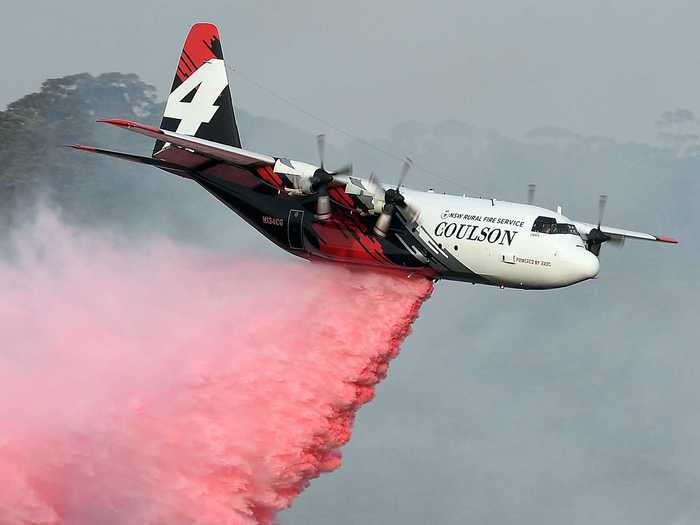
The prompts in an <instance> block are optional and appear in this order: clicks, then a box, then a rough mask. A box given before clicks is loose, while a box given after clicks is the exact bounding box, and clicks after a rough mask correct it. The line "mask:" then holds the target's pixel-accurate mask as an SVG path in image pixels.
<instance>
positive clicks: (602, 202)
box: [598, 195, 608, 230]
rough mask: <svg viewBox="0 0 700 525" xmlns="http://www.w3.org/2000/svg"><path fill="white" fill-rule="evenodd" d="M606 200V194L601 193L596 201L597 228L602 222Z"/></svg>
mask: <svg viewBox="0 0 700 525" xmlns="http://www.w3.org/2000/svg"><path fill="white" fill-rule="evenodd" d="M607 202H608V196H607V195H601V196H600V200H599V201H598V229H599V230H600V225H601V224H603V214H604V213H605V205H606V204H607Z"/></svg>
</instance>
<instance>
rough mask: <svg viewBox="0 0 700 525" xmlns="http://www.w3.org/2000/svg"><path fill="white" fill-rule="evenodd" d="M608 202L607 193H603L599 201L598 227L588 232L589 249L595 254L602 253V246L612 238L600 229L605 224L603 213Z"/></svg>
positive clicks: (587, 242)
mask: <svg viewBox="0 0 700 525" xmlns="http://www.w3.org/2000/svg"><path fill="white" fill-rule="evenodd" d="M607 203H608V196H607V195H601V196H600V200H599V201H598V226H597V227H596V228H593V229H592V230H591V231H590V232H588V239H587V241H586V244H587V247H588V251H590V252H591V253H593V255H596V256H598V255H600V246H601V245H602V244H603V243H604V242H607V241H609V240H611V239H612V237H610V236H609V235H607V234H605V233H603V231H602V230H601V229H600V227H601V225H602V224H603V215H604V214H605V206H606V205H607Z"/></svg>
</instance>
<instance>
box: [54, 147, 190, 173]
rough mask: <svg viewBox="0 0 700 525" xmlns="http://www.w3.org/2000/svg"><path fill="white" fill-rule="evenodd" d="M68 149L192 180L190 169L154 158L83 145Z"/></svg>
mask: <svg viewBox="0 0 700 525" xmlns="http://www.w3.org/2000/svg"><path fill="white" fill-rule="evenodd" d="M66 147H68V148H73V149H77V150H79V151H87V152H88V153H98V154H100V155H106V156H108V157H114V158H117V159H122V160H128V161H130V162H136V163H138V164H146V165H148V166H153V167H156V168H161V169H164V170H167V171H169V172H171V173H175V174H176V175H180V176H182V177H186V178H190V174H189V172H190V170H189V169H187V168H185V167H183V166H178V165H177V164H173V163H172V162H166V161H164V160H160V159H155V158H152V157H142V156H140V155H132V154H130V153H120V152H119V151H111V150H108V149H100V148H95V147H92V146H83V145H81V144H72V145H70V146H66Z"/></svg>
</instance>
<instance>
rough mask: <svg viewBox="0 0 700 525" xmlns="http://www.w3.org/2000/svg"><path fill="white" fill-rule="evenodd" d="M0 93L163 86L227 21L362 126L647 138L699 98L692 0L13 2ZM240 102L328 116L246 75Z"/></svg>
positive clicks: (331, 116) (345, 119) (303, 93)
mask: <svg viewBox="0 0 700 525" xmlns="http://www.w3.org/2000/svg"><path fill="white" fill-rule="evenodd" d="M3 19H4V20H5V21H6V22H7V23H6V24H5V28H4V30H3V34H2V36H1V37H0V42H2V44H3V49H4V52H3V66H4V67H3V70H4V72H5V74H4V75H3V89H2V92H1V93H0V105H3V104H7V103H8V102H9V101H11V100H13V99H14V98H16V97H17V96H19V95H22V94H24V93H26V92H28V91H30V90H34V89H36V88H37V87H38V85H39V83H40V82H41V80H43V79H44V78H46V77H47V76H52V75H55V76H58V75H64V74H67V73H71V72H82V71H86V70H87V71H89V72H94V73H97V72H104V71H130V72H135V73H138V74H139V75H141V76H142V77H143V78H144V79H145V80H146V81H148V82H150V83H152V84H154V85H155V86H156V87H158V89H159V90H160V92H161V93H163V91H164V90H165V89H167V88H168V87H169V86H170V82H171V77H172V72H173V70H174V66H175V63H176V60H177V56H178V52H179V49H180V46H181V44H182V41H183V38H184V34H185V32H186V29H187V27H189V25H190V24H191V23H193V22H195V21H211V22H215V23H217V24H218V25H219V26H220V29H221V33H222V39H223V44H224V50H225V53H226V57H227V61H228V63H229V64H230V65H231V66H232V67H238V68H239V69H240V70H241V72H242V73H243V74H245V75H247V76H248V77H250V78H252V79H254V80H255V81H258V82H260V83H261V84H262V85H264V86H267V87H268V88H272V89H274V90H275V91H276V92H278V93H280V94H282V95H284V96H285V97H288V98H290V99H292V100H294V101H296V102H297V103H299V104H301V105H302V106H303V107H304V108H306V109H307V110H309V111H311V112H313V113H317V114H319V115H321V116H323V117H325V118H326V119H328V120H330V121H332V122H334V123H335V124H336V125H340V126H341V127H346V128H349V129H350V130H352V131H353V133H354V134H355V135H358V136H364V135H368V136H384V135H385V134H386V133H387V131H388V129H389V128H390V127H391V126H392V125H394V124H395V123H397V122H401V121H406V120H412V119H415V120H419V121H429V122H432V121H440V120H444V119H446V118H455V119H458V120H462V121H467V122H473V123H475V124H477V125H480V126H494V127H496V128H498V129H499V130H501V131H504V132H506V133H509V134H517V135H519V134H521V133H523V132H524V131H526V130H528V129H530V128H532V127H534V126H539V125H545V124H547V125H557V126H562V127H566V128H570V129H573V130H575V131H578V132H582V133H585V134H588V135H608V136H614V137H618V138H624V139H648V138H650V137H651V136H653V123H654V121H655V119H656V118H657V117H658V115H660V114H661V113H662V112H663V111H666V110H670V109H674V108H676V107H683V108H685V107H688V108H690V109H691V110H694V111H698V110H700V108H699V107H698V104H697V98H698V95H697V94H698V93H700V68H699V67H698V62H697V58H696V55H697V53H696V50H697V47H698V36H697V35H698V31H697V20H699V19H700V4H698V3H697V2H693V1H689V0H671V1H668V2H656V1H653V0H619V1H614V0H593V1H590V2H569V1H566V2H562V1H558V0H524V1H510V2H505V1H497V2H487V1H484V0H468V1H439V2H433V3H430V4H426V3H425V2H418V1H413V0H411V1H405V2H398V1H395V0H392V1H386V2H372V1H369V0H359V1H356V2H324V1H321V0H313V1H309V0H303V1H299V2H283V1H272V0H262V1H255V2H252V1H248V0H245V1H240V2H229V1H220V0H209V1H207V2H183V1H177V2H166V1H162V0H155V1H150V2H137V1H135V0H125V1H120V2H93V1H86V0H73V1H71V2H69V3H56V2H50V1H34V2H11V3H8V5H6V6H4V10H3ZM232 82H233V84H234V97H235V98H236V102H237V103H238V104H239V105H242V106H243V107H246V108H248V109H249V110H251V111H253V112H255V113H256V114H259V115H266V116H274V117H282V118H283V120H285V121H287V122H293V123H294V124H296V125H297V126H299V127H302V128H304V129H309V130H310V131H315V132H317V131H319V130H318V128H319V125H318V123H317V122H314V121H312V120H309V119H308V118H307V117H305V116H304V115H303V114H300V113H298V112H296V111H293V110H291V109H290V108H289V107H288V106H287V105H285V104H284V103H282V102H280V101H279V100H277V99H275V98H272V97H270V96H269V95H267V94H266V93H265V92H263V91H261V90H260V89H259V88H258V87H257V86H255V85H254V84H252V83H250V82H249V81H247V80H244V79H243V78H241V77H240V76H239V77H235V76H234V78H233V79H232Z"/></svg>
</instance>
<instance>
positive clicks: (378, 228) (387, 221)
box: [370, 157, 419, 237]
mask: <svg viewBox="0 0 700 525" xmlns="http://www.w3.org/2000/svg"><path fill="white" fill-rule="evenodd" d="M411 165H412V161H411V159H409V158H408V157H407V158H406V159H405V160H404V163H403V166H402V168H401V175H400V176H399V182H398V184H397V185H396V188H389V189H388V190H384V189H383V188H382V186H381V184H379V182H378V181H377V179H376V178H375V177H374V176H373V177H372V178H370V182H371V183H372V184H373V185H374V187H375V191H374V194H375V198H376V199H378V200H380V201H383V202H384V206H383V208H382V212H381V213H380V214H379V217H378V218H377V222H375V224H374V233H375V235H377V236H378V237H386V235H387V233H388V231H389V226H390V225H391V219H392V218H393V216H394V214H395V213H396V210H397V209H401V211H402V213H403V214H404V216H405V217H406V220H407V222H408V223H409V224H413V223H415V222H416V221H417V220H418V215H419V211H418V210H417V209H416V208H414V207H413V206H412V205H410V204H409V203H407V202H406V198H405V197H404V196H403V194H402V193H401V191H400V188H401V185H402V184H403V181H404V179H405V178H406V175H407V174H408V172H409V170H410V169H411Z"/></svg>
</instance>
